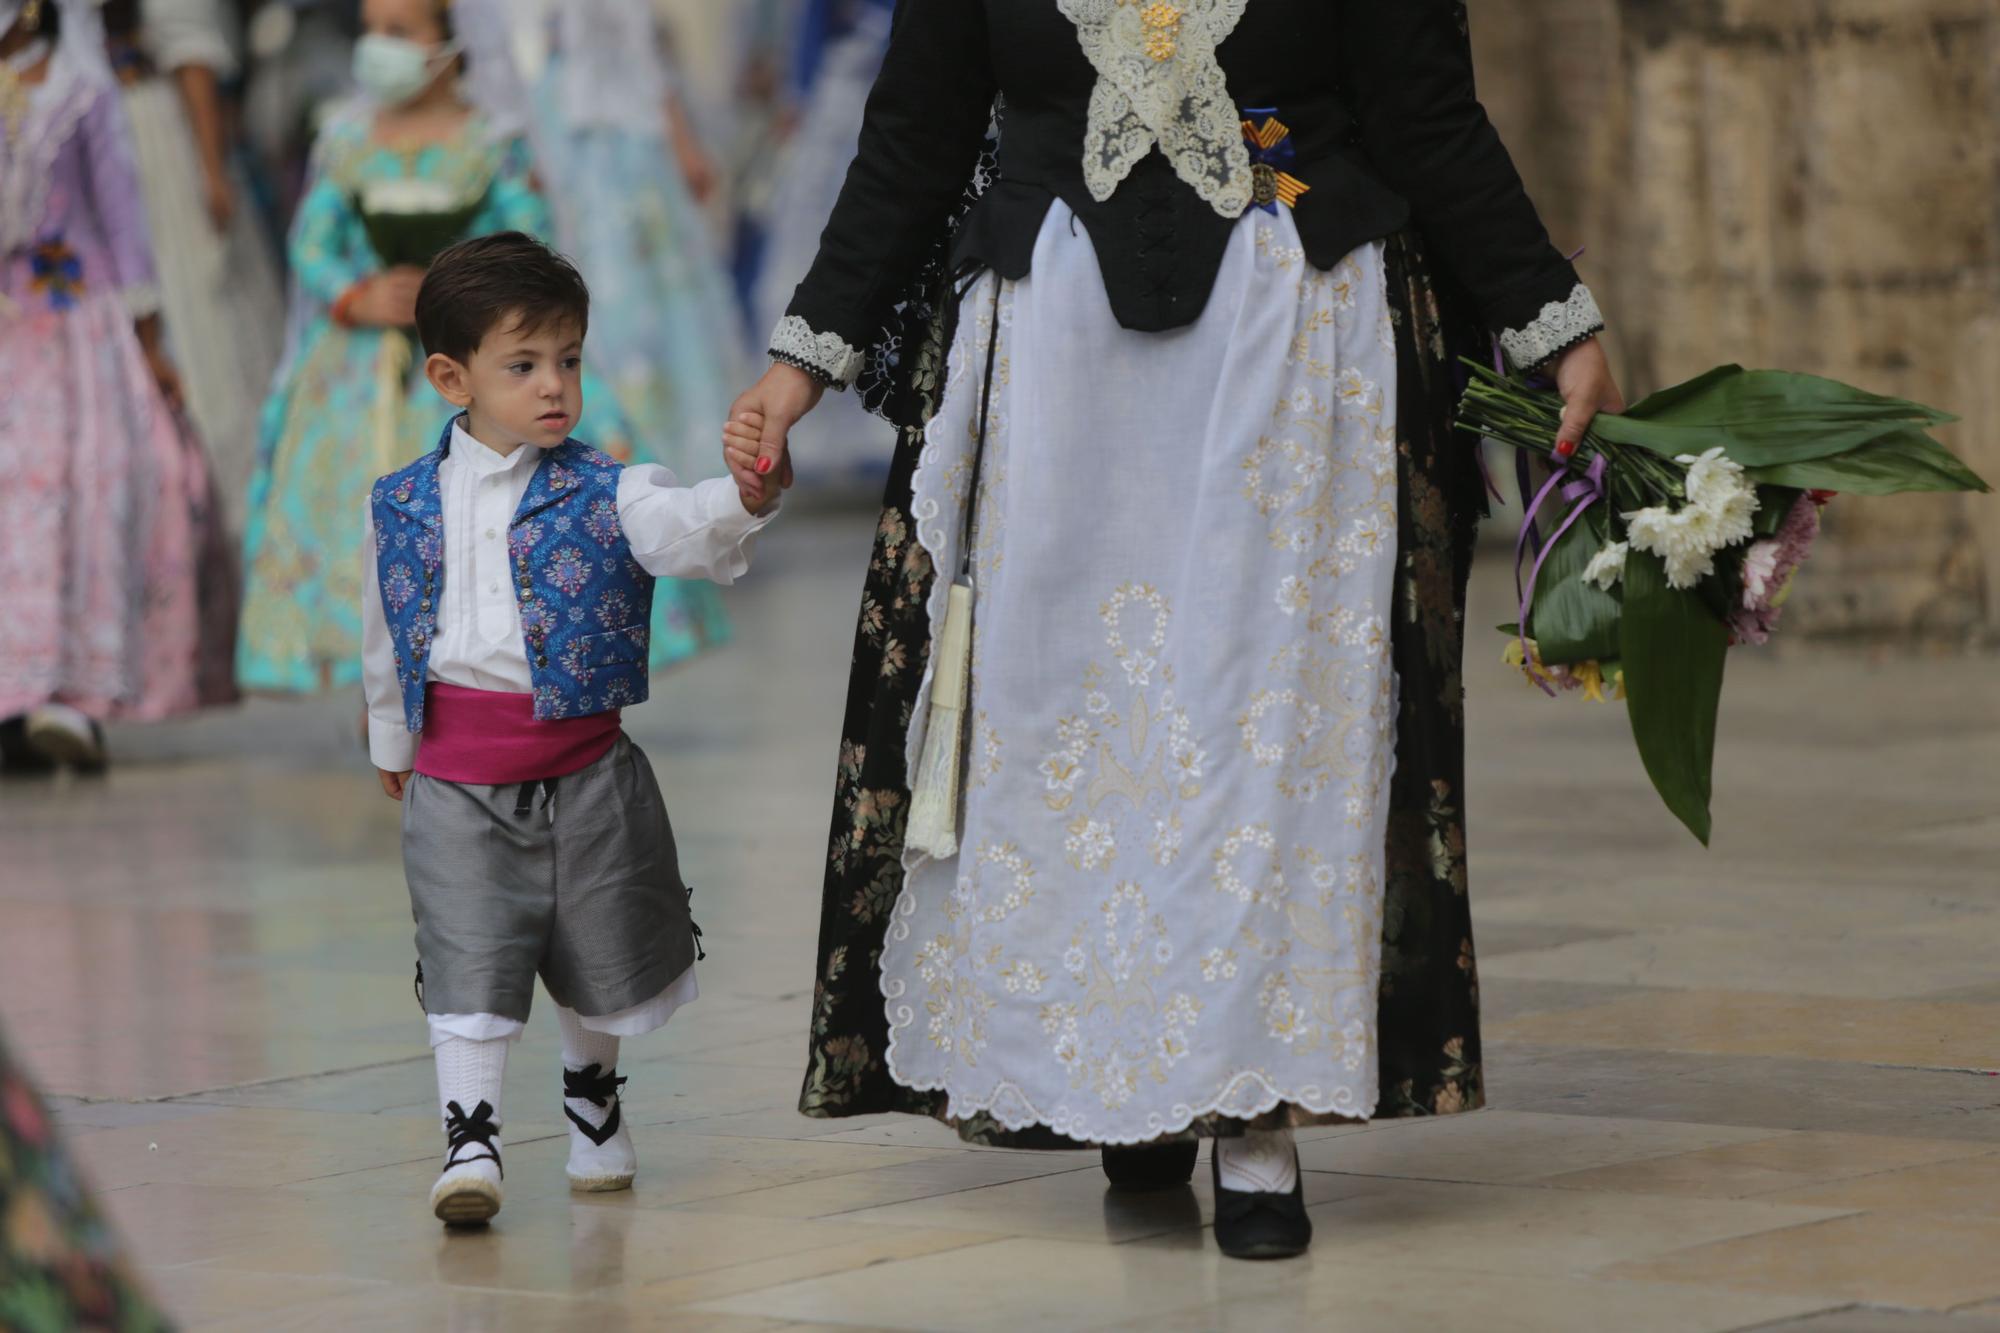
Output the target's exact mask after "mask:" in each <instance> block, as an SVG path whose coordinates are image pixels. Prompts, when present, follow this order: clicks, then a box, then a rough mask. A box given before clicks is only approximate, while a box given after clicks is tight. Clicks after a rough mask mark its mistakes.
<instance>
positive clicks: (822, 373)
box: [770, 315, 862, 389]
mask: <svg viewBox="0 0 2000 1333" xmlns="http://www.w3.org/2000/svg"><path fill="white" fill-rule="evenodd" d="M770 350H771V359H772V360H773V361H782V362H784V363H785V364H786V365H788V366H797V367H798V368H799V369H800V370H803V371H805V372H806V373H807V374H810V375H814V376H817V377H818V378H820V379H822V380H825V381H826V383H827V385H828V386H829V387H831V388H835V389H844V388H846V387H847V386H848V385H850V384H852V383H853V382H854V377H855V376H856V375H859V374H860V373H861V363H862V352H861V349H860V348H858V347H855V346H854V345H853V344H851V343H849V342H848V341H847V340H846V339H845V338H842V337H841V336H840V335H839V334H837V333H815V332H813V327H812V325H810V324H808V323H806V322H805V321H804V320H803V319H800V318H799V317H798V316H797V315H786V316H785V317H784V318H783V319H781V320H779V321H778V327H777V328H775V329H772V330H771V349H770Z"/></svg>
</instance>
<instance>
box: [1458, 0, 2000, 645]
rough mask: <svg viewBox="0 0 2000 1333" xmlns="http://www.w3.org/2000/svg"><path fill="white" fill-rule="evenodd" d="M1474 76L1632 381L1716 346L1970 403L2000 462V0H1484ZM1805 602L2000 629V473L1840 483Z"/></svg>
mask: <svg viewBox="0 0 2000 1333" xmlns="http://www.w3.org/2000/svg"><path fill="white" fill-rule="evenodd" d="M1472 19H1473V32H1474V39H1475V42H1476V43H1477V46H1478V56H1479V62H1480V63H1479V70H1480V88H1481V95H1482V96H1483V98H1484V99H1485V101H1486V103H1487V105H1488V107H1489V109H1490V110H1491V112H1492V114H1493V117H1494V119H1495V120H1496V121H1497V122H1498V123H1499V125H1500V128H1501V131H1502V133H1503V134H1504V135H1505V136H1506V138H1507V141H1508V144H1509V146H1510V147H1511V148H1512V149H1513V151H1514V154H1515V156H1516V158H1517V159H1518V160H1519V162H1520V164H1521V168H1522V171H1523V173H1524V174H1525V175H1526V176H1527V178H1528V181H1529V184H1530V187H1531V188H1532V189H1533V191H1534V193H1535V198H1536V200H1537V201H1538V203H1539V204H1540V205H1541V208H1542V211H1543V213H1544V215H1545V216H1546V218H1547V219H1548V222H1549V226H1550V230H1551V231H1552V232H1553V233H1554V234H1555V236H1556V240H1557V243H1558V244H1559V245H1562V246H1564V247H1565V248H1575V247H1576V246H1587V247H1588V251H1587V253H1586V255H1585V256H1584V258H1583V259H1582V260H1581V261H1580V264H1581V267H1582V268H1583V270H1584V275H1585V278H1586V280H1588V281H1589V282H1590V283H1591V285H1592V287H1593V288H1594V289H1595V290H1596V291H1597V293H1598V295H1599V299H1600V301H1601V302H1602V304H1603V305H1604V307H1605V311H1606V315H1607V317H1608V318H1609V320H1610V321H1611V324H1612V328H1613V337H1612V338H1611V340H1610V345H1611V351H1612V356H1613V358H1614V361H1615V363H1616V364H1617V366H1618V369H1619V373H1620V376H1621V382H1622V383H1623V384H1624V386H1625V388H1626V390H1627V392H1628V393H1629V394H1631V395H1633V396H1634V397H1636V396H1638V395H1641V394H1643V393H1646V392H1648V391H1650V390H1651V389H1654V388H1657V387H1659V386H1660V385H1663V384H1669V383H1673V382H1676V381H1678V380H1681V379H1684V378H1686V377H1688V376H1690V375H1693V374H1696V373H1698V372H1700V371H1702V370H1705V369H1707V368H1708V367H1710V366H1712V365H1715V364H1718V363H1721V362H1727V361H1736V362H1740V363H1742V364H1745V365H1753V366H1755V365H1764V366H1779V367H1783V368H1786V369H1792V370H1806V371H1814V372H1817V373H1821V374H1826V375H1831V376H1834V377H1836V378H1839V379H1845V380H1849V381H1851V382H1854V383H1856V384H1860V385H1862V386H1864V387H1866V388H1870V389H1874V390H1877V391H1879V392H1884V393H1893V394H1899V395H1903V396H1906V397H1911V398H1916V399H1919V400H1922V401H1924V402H1929V403H1933V404H1936V405H1937V406H1940V407H1944V408H1947V409H1949V410H1951V411H1954V412H1956V413H1958V414H1959V415H1961V416H1962V417H1964V418H1965V420H1964V422H1963V423H1962V424H1960V425H1957V426H1953V427H1950V428H1948V429H1947V430H1946V431H1945V432H1944V433H1943V438H1944V439H1945V440H1946V442H1947V443H1948V444H1950V445H1951V447H1952V448H1954V449H1956V450H1957V451H1959V453H1960V454H1961V455H1962V456H1964V457H1965V458H1966V459H1967V461H1968V462H1970V463H1971V464H1972V465H1973V466H1974V467H1975V468H1977V469H1979V471H1980V472H1981V473H1982V475H1984V476H1986V477H1987V478H1988V479H1989V480H1996V481H2000V0H1472ZM1794 608H1795V609H1794V611H1793V612H1792V615H1793V618H1794V624H1795V626H1796V627H1797V628H1799V629H1804V630H1809V631H1811V632H1814V633H1817V634H1822V635H1861V636H1871V637H1883V636H1888V637H1904V638H1921V639H1923V640H1925V641H1928V642H1931V643H1943V644H1951V645H1961V646H1977V645H1984V646H1995V645H2000V496H1984V497H1956V496H1954V497H1932V496H1916V497H1898V498H1896V499H1892V500H1861V499H1849V500H1843V501H1840V502H1837V503H1836V504H1835V505H1834V506H1833V507H1832V508H1831V509H1830V510H1829V511H1828V518H1827V535H1826V540H1825V541H1824V542H1823V543H1822V545H1821V548H1820V554H1819V556H1818V558H1817V559H1816V561H1815V564H1814V566H1813V567H1812V569H1810V570H1809V571H1808V573H1807V575H1806V576H1805V577H1804V578H1802V579H1801V581H1800V589H1799V594H1798V598H1797V600H1796V602H1795V604H1794Z"/></svg>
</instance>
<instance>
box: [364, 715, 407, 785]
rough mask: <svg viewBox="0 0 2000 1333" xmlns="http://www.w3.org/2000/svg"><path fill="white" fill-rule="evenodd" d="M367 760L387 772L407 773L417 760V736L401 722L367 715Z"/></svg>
mask: <svg viewBox="0 0 2000 1333" xmlns="http://www.w3.org/2000/svg"><path fill="white" fill-rule="evenodd" d="M368 760H369V762H370V763H372V764H374V765H375V767H377V768H379V769H382V770H383V771H384V772H387V773H407V772H409V771H410V769H411V768H412V767H413V766H414V765H415V764H416V762H417V738H416V736H415V735H414V734H412V733H411V731H410V729H409V728H408V727H406V726H404V725H403V724H402V723H401V722H384V721H383V720H382V719H381V718H379V717H376V716H374V715H373V714H370V715H369V718H368Z"/></svg>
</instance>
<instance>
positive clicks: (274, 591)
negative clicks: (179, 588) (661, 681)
mask: <svg viewBox="0 0 2000 1333" xmlns="http://www.w3.org/2000/svg"><path fill="white" fill-rule="evenodd" d="M316 154H317V157H318V159H319V171H318V173H317V177H316V180H315V182H314V184H313V185H312V187H311V188H310V190H308V192H307V194H306V196H305V198H304V200H303V201H302V202H301V203H300V206H299V212H298V216H297V219H296V220H295V222H294V224H293V228H292V236H291V246H290V254H291V263H292V266H293V270H294V273H295V281H296V284H297V286H298V289H299V296H300V297H301V298H302V299H303V301H304V302H305V304H306V306H307V308H308V309H309V310H310V311H311V312H312V313H311V314H310V316H309V317H308V318H307V319H306V320H305V321H304V323H303V326H302V328H301V329H300V332H299V334H298V340H297V346H296V348H295V350H294V353H293V355H292V356H291V357H290V358H289V362H288V364H287V365H286V366H285V367H283V368H281V370H280V373H279V380H278V383H277V384H276V386H275V387H274V389H273V391H272V393H271V397H270V399H269V400H268V401H267V402H266V403H265V405H264V411H263V416H262V420H261V423H260V440H259V449H258V460H257V467H256V471H255V474H254V475H253V477H252V479H251V483H250V497H249V505H248V513H247V515H246V523H245V532H244V562H243V563H244V571H245V577H246V589H245V594H244V602H243V616H242V626H241V631H240V635H239V638H238V642H237V656H236V663H237V673H238V677H239V679H240V681H241V683H242V685H243V687H244V688H245V689H254V690H272V691H284V692H310V691H316V690H323V689H330V688H338V687H343V686H349V685H354V684H358V683H359V681H360V679H361V595H362V580H361V575H362V556H361V542H362V524H361V517H360V516H361V514H362V507H363V503H364V501H365V498H366V496H367V493H368V488H369V485H370V484H371V483H372V482H373V481H374V479H375V478H376V477H379V476H382V475H384V474H385V473H388V472H392V471H395V470H396V469H397V468H400V467H402V466H403V465H405V464H406V463H408V462H410V461H411V460H412V459H414V458H416V457H417V456H418V455H420V454H422V453H423V452H424V451H426V450H428V449H430V448H431V447H433V446H434V445H435V444H436V442H437V438H438V434H439V432H440V431H441V430H442V429H443V428H444V426H445V424H446V423H447V422H448V421H449V420H450V418H451V416H452V414H453V409H452V408H451V406H450V405H449V404H447V403H446V402H445V401H444V400H443V399H441V398H439V397H438V395H437V393H436V392H435V391H434V390H433V389H432V388H431V387H430V385H429V383H428V382H427V381H425V379H424V378H423V374H422V364H423V357H422V355H421V353H420V351H419V350H418V349H417V348H416V346H415V342H414V339H413V338H412V337H411V336H410V335H408V334H406V333H404V332H402V331H400V330H392V329H382V328H376V327H361V328H347V327H343V326H341V325H339V324H336V323H335V322H334V321H333V319H332V318H331V316H330V315H329V313H328V311H329V309H330V307H331V306H332V303H333V301H334V300H335V298H336V297H338V296H339V295H340V293H341V292H343V291H345V290H347V288H348V287H349V286H351V285H352V284H353V283H354V282H356V281H357V280H359V279H361V278H363V277H365V276H367V275H368V274H370V273H372V272H376V271H379V270H380V269H381V267H382V264H381V262H380V260H379V259H377V257H376V256H375V254H374V252H373V250H372V249H371V248H370V246H369V243H368V239H367V235H366V233H365V231H364V229H363V225H362V220H361V216H360V213H359V211H358V210H357V207H356V204H355V199H356V197H357V196H358V194H359V192H360V191H361V189H362V188H363V187H364V186H365V185H367V184H369V183H371V182H374V181H379V180H383V179H394V178H410V177H416V178H422V179H426V180H432V181H438V182H442V183H444V184H446V185H448V186H451V187H453V192H454V193H455V194H456V195H457V196H458V197H461V198H464V199H468V200H470V199H480V200H482V203H481V207H480V209H479V212H478V214H477V215H476V216H475V218H474V219H473V222H472V225H471V227H470V229H469V230H470V233H471V234H474V235H478V234H484V233H489V232H496V231H506V230H518V231H525V232H529V233H534V234H540V235H547V234H549V232H550V215H549V208H548V203H547V201H546V200H545V199H544V198H543V197H542V196H541V195H540V194H539V193H538V192H537V190H536V188H535V186H534V184H533V182H532V180H531V179H530V176H529V173H528V169H527V154H526V151H525V149H524V147H523V146H522V144H521V143H520V142H519V141H509V140H496V139H495V138H494V137H493V136H492V135H491V134H489V133H488V132H487V130H486V128H485V126H484V125H483V124H482V123H481V122H480V121H479V120H478V119H477V118H474V119H472V120H469V121H468V122H467V125H466V127H465V128H464V129H463V130H462V131H461V132H460V133H459V134H458V135H457V136H456V137H454V138H453V139H451V140H448V141H445V142H442V143H438V144H432V145H428V146H425V147H422V148H417V149H399V148H390V147H385V146H383V145H381V144H377V143H374V142H373V141H372V140H371V138H370V125H369V119H368V118H367V117H355V118H349V119H342V120H336V121H334V122H332V123H331V124H329V126H328V128H327V129H326V130H325V131H324V133H323V134H322V137H321V140H320V143H319V144H318V145H317V148H316ZM597 324H598V312H597V311H595V310H593V311H592V327H591V330H590V335H589V338H588V340H587V343H586V347H585V358H586V362H588V361H589V360H590V359H591V358H593V357H594V355H595V353H596V348H597V345H598V338H599V334H598V328H597ZM576 438H578V439H580V440H583V441H584V442H586V443H589V444H593V445H596V446H597V447H598V448H601V449H603V450H605V451H606V452H607V453H610V454H612V455H613V456H615V457H618V458H620V459H625V460H630V461H652V459H651V457H650V455H649V454H648V453H646V451H644V450H643V449H640V448H638V447H637V445H636V441H637V440H638V439H640V438H644V437H640V436H637V435H635V432H634V430H633V427H632V424H631V419H630V418H629V417H628V416H627V415H626V414H625V413H624V412H623V411H622V410H621V405H620V403H619V401H618V400H617V398H616V397H615V396H614V395H613V394H612V392H611V391H609V390H608V389H607V388H606V387H605V385H604V383H603V382H602V380H599V379H595V378H594V377H592V376H589V375H586V378H585V383H584V410H583V417H582V420H581V421H580V422H579V423H578V425H577V429H576ZM727 635H728V623H727V620H726V619H725V618H724V616H723V614H722V610H721V606H720V603H719V601H718V600H717V597H716V592H715V589H713V588H712V587H710V586H709V585H707V584H696V583H679V582H673V581H670V580H665V579H662V580H661V581H660V584H659V587H658V589H657V590H656V592H655V595H654V612H653V636H652V664H653V666H654V667H656V668H657V667H660V666H664V665H667V664H669V663H672V662H675V661H679V660H681V659H684V658H687V657H690V656H692V655H693V654H695V653H697V652H699V651H701V649H702V648H703V647H705V646H708V645H710V644H714V643H718V642H720V641H721V640H723V639H724V638H726V637H727Z"/></svg>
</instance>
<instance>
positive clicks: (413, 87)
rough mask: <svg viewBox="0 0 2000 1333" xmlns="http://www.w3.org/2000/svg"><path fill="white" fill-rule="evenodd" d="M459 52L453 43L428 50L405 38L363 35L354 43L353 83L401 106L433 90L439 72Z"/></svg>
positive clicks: (389, 104)
mask: <svg viewBox="0 0 2000 1333" xmlns="http://www.w3.org/2000/svg"><path fill="white" fill-rule="evenodd" d="M457 51H458V48H457V47H456V46H455V45H454V44H453V43H450V42H446V43H444V44H443V45H441V46H436V47H428V46H424V45H423V44H421V43H419V42H413V41H410V40H409V39H408V38H404V37H384V36H382V35H381V34H379V33H373V32H370V33H364V34H362V37H361V40H360V41H357V42H356V43H355V44H354V81H355V82H356V83H358V84H360V85H361V91H363V92H365V93H367V94H368V95H369V96H370V97H373V98H374V99H375V100H377V101H378V102H381V103H383V104H384V105H385V106H398V105H400V104H402V103H404V102H407V101H409V100H410V99H411V98H413V97H415V96H416V95H417V94H418V93H421V92H422V91H423V90H424V89H426V88H428V87H430V86H431V80H432V79H434V78H436V77H437V72H438V69H439V68H440V67H441V66H442V65H443V64H444V62H445V61H447V60H449V59H451V58H452V56H454V55H456V54H457Z"/></svg>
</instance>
